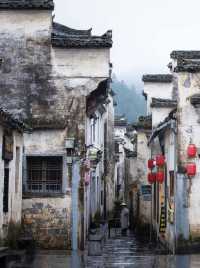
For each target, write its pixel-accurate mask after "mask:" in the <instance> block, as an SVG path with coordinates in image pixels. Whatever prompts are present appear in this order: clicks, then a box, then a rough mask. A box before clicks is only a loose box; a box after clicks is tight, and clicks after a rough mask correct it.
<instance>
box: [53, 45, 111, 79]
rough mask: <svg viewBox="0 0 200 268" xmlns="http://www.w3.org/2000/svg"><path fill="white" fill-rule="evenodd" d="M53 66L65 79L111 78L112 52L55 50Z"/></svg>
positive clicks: (105, 50) (102, 49) (103, 49)
mask: <svg viewBox="0 0 200 268" xmlns="http://www.w3.org/2000/svg"><path fill="white" fill-rule="evenodd" d="M52 56H53V64H54V70H55V74H54V75H55V76H56V73H59V74H60V75H63V76H65V77H69V78H70V77H75V78H76V77H77V78H91V77H99V78H104V77H105V78H106V77H108V76H109V63H110V50H109V49H108V48H98V49H87V48H85V49H81V48H80V49H63V48H53V50H52Z"/></svg>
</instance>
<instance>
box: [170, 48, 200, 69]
mask: <svg viewBox="0 0 200 268" xmlns="http://www.w3.org/2000/svg"><path fill="white" fill-rule="evenodd" d="M171 58H172V59H176V60H177V65H176V66H175V68H174V72H190V73H195V72H200V51H199V50H196V51H195V50H188V51H187V50H186V51H184V50H177V51H173V52H172V53H171Z"/></svg>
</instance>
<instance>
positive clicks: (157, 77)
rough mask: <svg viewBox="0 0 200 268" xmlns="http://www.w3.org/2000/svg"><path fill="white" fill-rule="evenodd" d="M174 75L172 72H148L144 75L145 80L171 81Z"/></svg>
mask: <svg viewBox="0 0 200 268" xmlns="http://www.w3.org/2000/svg"><path fill="white" fill-rule="evenodd" d="M172 78H173V76H172V75H171V74H146V75H143V77H142V81H143V82H155V83H156V82H157V83H171V82H172Z"/></svg>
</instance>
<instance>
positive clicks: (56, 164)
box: [27, 156, 63, 193]
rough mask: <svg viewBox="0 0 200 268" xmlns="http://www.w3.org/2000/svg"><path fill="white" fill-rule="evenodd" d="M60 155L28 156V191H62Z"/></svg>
mask: <svg viewBox="0 0 200 268" xmlns="http://www.w3.org/2000/svg"><path fill="white" fill-rule="evenodd" d="M62 162H63V161H62V157H35V156H34V157H28V158H27V189H28V192H36V193H37V192H41V193H59V192H61V191H62V175H63V172H62V169H63V163H62Z"/></svg>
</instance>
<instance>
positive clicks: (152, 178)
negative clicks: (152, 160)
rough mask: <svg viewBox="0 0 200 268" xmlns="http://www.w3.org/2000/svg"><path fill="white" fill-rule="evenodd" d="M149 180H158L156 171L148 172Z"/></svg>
mask: <svg viewBox="0 0 200 268" xmlns="http://www.w3.org/2000/svg"><path fill="white" fill-rule="evenodd" d="M148 182H149V183H150V184H152V183H154V182H156V174H155V173H148Z"/></svg>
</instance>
